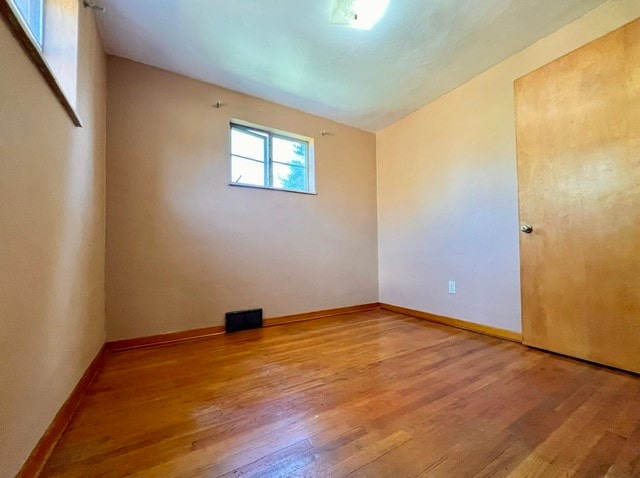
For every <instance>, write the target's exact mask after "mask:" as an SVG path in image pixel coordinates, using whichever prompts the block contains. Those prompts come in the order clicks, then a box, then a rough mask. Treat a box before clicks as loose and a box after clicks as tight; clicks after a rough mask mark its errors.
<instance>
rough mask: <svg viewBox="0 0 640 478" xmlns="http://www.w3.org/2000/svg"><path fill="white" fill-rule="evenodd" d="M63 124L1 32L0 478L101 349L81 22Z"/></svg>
mask: <svg viewBox="0 0 640 478" xmlns="http://www.w3.org/2000/svg"><path fill="white" fill-rule="evenodd" d="M79 36H80V53H79V55H80V58H79V62H78V67H79V68H78V75H79V77H78V112H79V115H80V118H81V119H82V121H83V123H84V127H83V128H76V127H74V126H73V124H72V122H71V119H70V118H69V116H68V115H67V114H66V112H65V111H64V110H63V108H62V107H61V106H60V104H59V103H58V101H57V100H56V98H55V97H54V95H53V93H52V92H51V91H50V90H49V87H48V86H47V85H46V83H45V82H44V80H43V79H42V77H41V75H40V73H38V71H37V70H36V68H35V67H34V66H33V64H32V63H31V61H30V60H29V59H28V57H27V56H26V54H25V53H24V52H23V51H22V49H21V48H20V46H19V45H18V43H17V42H16V41H15V40H14V38H13V37H12V36H11V33H10V32H9V30H8V29H7V27H6V25H5V23H4V22H1V21H0V224H1V225H2V226H1V227H0V330H2V332H1V333H0V390H1V392H0V476H13V475H14V474H15V473H16V472H17V471H18V470H19V468H20V467H21V465H22V463H23V462H24V460H25V459H26V458H27V456H28V455H29V453H30V452H31V450H32V449H33V447H34V446H35V444H36V443H37V441H38V440H39V438H40V437H41V435H42V433H43V432H44V431H45V429H46V428H47V426H48V425H49V424H50V423H51V420H52V419H53V417H54V415H55V413H56V412H57V411H58V409H59V408H60V406H61V405H62V404H63V402H64V401H65V400H66V399H67V397H68V396H69V393H70V392H71V390H72V389H73V387H74V386H75V385H76V383H77V382H78V380H79V379H80V377H81V376H82V374H83V373H84V371H85V369H86V368H87V366H88V365H89V363H90V362H91V360H92V359H93V358H94V356H95V355H96V353H97V352H98V350H99V349H100V347H101V346H102V343H103V341H104V335H105V332H104V236H105V228H104V220H105V217H104V208H105V197H104V195H105V186H104V183H105V173H104V161H105V93H106V87H105V81H106V72H105V58H104V54H103V52H102V46H101V43H100V39H99V36H98V33H97V28H96V25H95V23H94V19H93V14H92V13H91V12H89V11H88V10H86V9H81V11H80V28H79Z"/></svg>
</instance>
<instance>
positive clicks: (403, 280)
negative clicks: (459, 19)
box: [377, 0, 640, 331]
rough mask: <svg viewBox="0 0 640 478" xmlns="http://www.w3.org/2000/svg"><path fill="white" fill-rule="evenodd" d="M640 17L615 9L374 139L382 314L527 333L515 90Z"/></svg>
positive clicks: (593, 15) (629, 8) (636, 7)
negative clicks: (411, 312)
mask: <svg viewBox="0 0 640 478" xmlns="http://www.w3.org/2000/svg"><path fill="white" fill-rule="evenodd" d="M638 16H640V2H639V1H637V0H610V1H608V2H606V3H604V4H603V5H601V6H600V7H599V8H597V9H595V10H593V11H591V12H590V13H588V14H587V15H585V16H584V17H582V18H580V19H579V20H577V21H575V22H574V23H572V24H570V25H568V26H566V27H564V28H562V29H561V30H559V31H557V32H556V33H554V34H552V35H550V36H549V37H547V38H545V39H543V40H541V41H539V42H538V43H536V44H534V45H532V46H531V47H529V48H527V49H526V50H523V51H522V52H520V53H518V54H516V55H514V56H512V57H511V58H509V59H507V60H505V61H504V62H502V63H500V64H498V65H497V66H495V67H493V68H491V69H490V70H488V71H486V72H485V73H483V74H481V75H479V76H477V77H476V78H474V79H473V80H471V81H469V82H468V83H466V84H464V85H462V86H460V87H459V88H457V89H455V90H453V91H451V92H450V93H448V94H446V95H444V96H442V97H440V98H439V99H438V100H436V101H434V102H432V103H431V104H429V105H427V106H425V107H424V108H422V109H420V110H419V111H417V112H415V113H414V114H412V115H410V116H408V117H406V118H404V119H402V120H400V121H399V122H397V123H395V124H394V125H392V126H390V127H389V128H387V129H385V130H383V131H382V132H380V133H379V134H378V135H377V164H378V225H379V237H378V242H379V270H380V276H379V278H380V301H381V302H386V303H391V304H394V305H399V306H404V307H409V308H413V309H418V310H422V311H427V312H431V313H436V314H441V315H445V316H450V317H455V318H459V319H463V320H467V321H471V322H476V323H480V324H486V325H492V326H495V327H501V328H505V329H509V330H514V331H519V330H520V329H521V327H520V284H519V252H518V209H517V202H518V197H517V183H516V153H515V123H514V103H513V81H514V80H515V79H516V78H518V77H520V76H523V75H525V74H526V73H528V72H530V71H532V70H534V69H536V68H538V67H540V66H543V65H545V64H547V63H549V62H550V61H552V60H554V59H556V58H558V57H559V56H562V55H563V54H566V53H568V52H570V51H572V50H574V49H576V48H578V47H580V46H581V45H583V44H585V43H587V42H589V41H591V40H593V39H596V38H598V37H600V36H602V35H604V34H606V33H607V32H609V31H611V30H614V29H615V28H617V27H619V26H621V25H623V24H625V23H627V22H629V21H631V20H633V19H635V18H637V17H638ZM449 280H456V281H457V286H458V291H457V294H456V295H450V294H448V291H447V285H448V281H449Z"/></svg>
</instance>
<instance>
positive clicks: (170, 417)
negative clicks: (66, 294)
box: [43, 310, 640, 477]
mask: <svg viewBox="0 0 640 478" xmlns="http://www.w3.org/2000/svg"><path fill="white" fill-rule="evenodd" d="M43 475H44V476H82V477H93V476H109V477H116V476H127V475H133V476H145V477H147V476H151V477H155V476H169V477H196V476H198V477H200V476H207V477H208V476H211V477H213V476H225V477H226V476H269V477H271V476H286V477H291V476H331V477H334V476H335V477H340V476H346V475H351V476H362V477H378V476H389V477H405V476H406V477H408V476H430V477H431V476H434V477H439V476H442V477H467V476H469V477H471V476H491V477H500V476H512V477H520V476H527V477H529V476H540V477H553V476H605V475H607V476H611V477H622V476H640V378H639V377H636V376H633V375H630V374H626V373H623V372H617V371H614V370H610V369H606V368H601V367H598V366H595V365H589V364H586V363H582V362H578V361H574V360H571V359H568V358H563V357H560V356H555V355H551V354H548V353H546V352H541V351H537V350H533V349H528V348H526V347H524V346H522V345H519V344H515V343H511V342H507V341H503V340H500V339H495V338H491V337H487V336H482V335H478V334H474V333H472V332H466V331H462V330H459V329H454V328H450V327H446V326H441V325H435V324H431V323H428V322H425V321H420V320H418V319H413V318H409V317H406V316H402V315H399V314H396V313H392V312H388V311H382V310H372V311H368V312H361V313H356V314H352V315H346V316H341V317H334V318H327V319H320V320H314V321H309V322H301V323H294V324H288V325H284V326H280V327H272V328H265V329H259V330H253V331H247V332H240V333H237V334H232V335H223V336H219V337H212V338H210V339H205V340H200V341H192V342H184V343H180V344H175V345H171V346H165V347H156V348H147V349H138V350H129V351H124V352H117V353H110V354H109V356H108V357H107V360H106V364H105V367H104V370H103V371H102V372H101V373H100V374H99V375H98V377H97V378H96V380H95V382H94V383H93V385H92V386H91V388H90V390H89V392H88V394H87V396H86V397H85V399H84V401H83V402H82V404H81V406H80V409H79V410H78V412H77V414H76V415H75V417H74V418H73V420H72V423H71V424H70V426H69V428H68V430H67V431H66V432H65V435H64V436H63V438H62V440H61V441H60V443H59V445H58V446H57V448H56V449H55V451H54V453H53V455H52V456H51V458H50V460H49V461H48V463H47V465H46V466H45V469H44V473H43Z"/></svg>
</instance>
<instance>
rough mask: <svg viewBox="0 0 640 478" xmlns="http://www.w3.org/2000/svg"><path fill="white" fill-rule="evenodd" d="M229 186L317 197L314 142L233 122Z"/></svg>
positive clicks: (261, 127) (291, 134)
mask: <svg viewBox="0 0 640 478" xmlns="http://www.w3.org/2000/svg"><path fill="white" fill-rule="evenodd" d="M229 184H230V185H231V186H245V187H254V188H263V189H277V190H280V191H290V192H297V193H306V194H315V178H314V168H313V139H312V138H307V137H304V136H300V135H296V134H293V133H286V132H282V131H276V130H272V129H269V128H265V127H263V126H256V125H251V124H249V123H245V122H240V121H237V120H233V121H232V122H231V177H230V182H229Z"/></svg>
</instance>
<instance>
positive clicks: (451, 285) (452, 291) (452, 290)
mask: <svg viewBox="0 0 640 478" xmlns="http://www.w3.org/2000/svg"><path fill="white" fill-rule="evenodd" d="M455 293H456V281H454V280H450V281H449V294H455Z"/></svg>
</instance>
